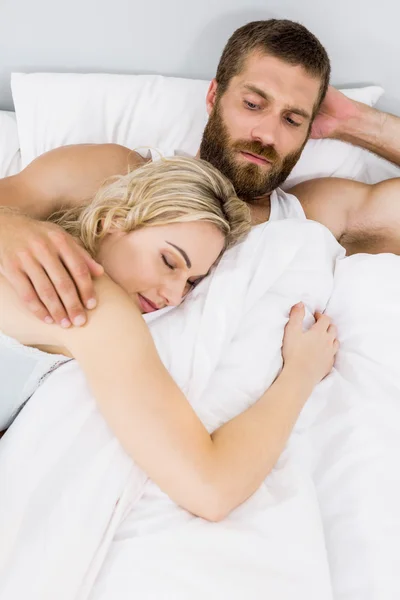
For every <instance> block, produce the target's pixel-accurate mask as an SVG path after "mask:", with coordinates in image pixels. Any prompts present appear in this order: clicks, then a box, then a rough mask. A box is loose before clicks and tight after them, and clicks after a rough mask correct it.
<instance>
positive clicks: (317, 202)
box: [289, 177, 370, 239]
mask: <svg viewBox="0 0 400 600" xmlns="http://www.w3.org/2000/svg"><path fill="white" fill-rule="evenodd" d="M369 188H370V186H368V185H366V184H364V183H360V182H358V181H353V180H351V179H341V178H336V177H323V178H320V179H310V180H309V181H304V182H303V183H300V184H298V185H296V186H294V187H293V188H291V189H290V190H289V193H290V194H293V195H294V196H296V198H298V200H299V201H300V203H301V205H302V207H303V209H304V212H305V214H306V217H307V218H308V219H311V220H313V221H318V222H319V223H322V224H323V225H325V226H326V227H328V229H330V230H331V231H332V233H333V234H334V235H335V237H336V238H337V239H340V238H341V237H342V236H343V235H344V233H345V232H346V231H347V229H348V226H349V222H350V221H351V218H352V215H353V214H354V213H355V212H357V211H358V210H359V208H360V205H361V204H362V203H363V201H364V199H365V196H366V194H367V193H368V190H369Z"/></svg>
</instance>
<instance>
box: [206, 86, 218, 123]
mask: <svg viewBox="0 0 400 600" xmlns="http://www.w3.org/2000/svg"><path fill="white" fill-rule="evenodd" d="M217 87H218V83H217V80H216V79H215V78H214V79H213V80H212V81H211V83H210V87H209V88H208V92H207V96H206V107H207V112H208V114H209V115H211V113H212V111H213V108H214V105H215V100H216V98H217Z"/></svg>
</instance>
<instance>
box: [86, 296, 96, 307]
mask: <svg viewBox="0 0 400 600" xmlns="http://www.w3.org/2000/svg"><path fill="white" fill-rule="evenodd" d="M96 304H97V302H96V299H95V298H90V299H89V300H88V301H87V303H86V308H87V309H89V310H92V308H95V306H96Z"/></svg>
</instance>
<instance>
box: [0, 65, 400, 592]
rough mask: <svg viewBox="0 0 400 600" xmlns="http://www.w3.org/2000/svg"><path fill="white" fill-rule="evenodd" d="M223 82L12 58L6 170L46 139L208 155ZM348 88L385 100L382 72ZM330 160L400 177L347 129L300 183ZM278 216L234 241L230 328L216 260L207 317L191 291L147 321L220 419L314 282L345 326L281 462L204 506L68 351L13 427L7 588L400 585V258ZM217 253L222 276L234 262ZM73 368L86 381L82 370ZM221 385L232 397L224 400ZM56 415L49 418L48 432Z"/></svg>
mask: <svg viewBox="0 0 400 600" xmlns="http://www.w3.org/2000/svg"><path fill="white" fill-rule="evenodd" d="M208 83H209V82H208V81H206V80H189V79H183V78H168V77H161V76H154V75H138V76H134V75H100V74H86V75H84V74H73V73H70V74H52V73H33V74H24V73H15V74H13V77H12V92H13V100H14V106H15V112H2V113H0V127H1V130H2V131H5V132H6V135H5V136H3V137H2V140H1V144H0V169H1V172H0V175H1V176H6V175H11V174H14V173H17V172H18V171H19V170H20V169H21V168H23V167H24V166H25V165H27V164H28V163H29V162H31V161H32V160H33V159H34V158H35V157H37V156H38V155H40V154H41V153H43V152H45V151H47V150H50V149H52V148H55V147H57V146H60V145H64V144H73V143H82V142H92V143H100V142H117V143H121V144H123V145H127V146H129V147H131V148H134V149H138V150H140V151H143V152H145V151H146V149H147V148H148V147H151V148H154V149H158V151H160V152H161V153H165V154H167V155H168V154H170V153H171V151H172V150H173V149H177V148H179V149H180V150H183V151H185V152H187V153H189V154H194V153H195V152H196V150H197V147H198V145H199V140H200V137H201V132H202V129H203V127H204V124H205V120H206V113H205V107H204V97H205V93H206V90H207V87H208ZM346 93H347V94H348V95H349V96H351V97H353V98H356V99H358V100H360V101H362V102H365V103H367V104H370V105H374V104H375V103H376V102H377V101H378V100H379V98H380V96H381V95H382V93H383V90H382V88H379V87H376V86H368V87H363V88H358V89H349V90H346ZM320 176H337V177H348V178H354V179H357V180H360V181H364V182H366V183H374V182H376V181H380V180H383V179H387V178H389V177H396V176H400V170H399V169H397V168H396V167H394V166H393V165H391V164H389V163H387V162H385V161H383V160H380V159H377V158H376V157H373V156H372V155H370V154H369V153H368V152H366V151H364V150H361V149H359V148H355V147H352V146H350V145H346V144H343V143H341V142H337V141H329V140H324V141H311V142H309V143H308V145H307V147H306V149H305V152H304V154H303V156H302V159H301V160H300V162H299V164H298V165H297V166H296V168H295V169H294V171H293V173H292V175H291V176H290V178H289V181H288V182H287V187H290V185H293V184H294V183H298V182H300V181H304V180H307V179H309V178H313V177H320ZM266 227H268V228H269V229H268V235H269V238H268V239H269V240H270V241H269V242H268V243H270V244H271V246H270V247H268V248H266V250H265V257H264V258H260V259H259V261H258V262H257V263H256V262H255V261H254V259H251V256H252V254H251V252H250V250H251V249H252V245H256V244H257V243H259V239H258V238H257V235H258V236H259V235H261V233H260V231H261V230H259V229H258V230H257V232H255V233H253V234H252V237H251V240H250V244H249V245H248V246H240V248H239V249H237V250H235V249H234V252H236V254H234V255H233V256H234V257H235V261H236V263H237V265H238V267H237V270H236V271H235V273H234V277H233V278H232V280H230V281H231V284H230V285H231V286H232V288H231V292H232V296H233V295H234V294H233V290H235V294H236V297H237V300H235V301H233V302H231V306H230V309H229V310H230V311H231V313H230V314H229V323H230V324H232V323H235V327H236V329H235V332H236V334H237V335H236V337H235V338H234V337H232V331H230V333H229V334H228V329H227V327H226V322H227V318H226V319H225V320H222V324H221V325H219V326H218V327H219V329H218V330H216V327H215V323H216V320H215V312H210V311H209V308H207V306H209V303H208V305H207V303H204V306H203V304H202V298H207V297H210V295H212V297H214V298H218V297H221V295H222V294H223V293H225V294H228V292H229V290H227V289H226V287H225V291H224V292H222V291H221V289H220V287H219V286H220V284H219V283H218V282H219V279H218V277H213V278H210V281H206V282H204V284H203V285H202V286H199V288H198V289H196V291H195V297H196V298H197V299H198V302H197V303H195V306H197V309H196V310H197V311H198V313H197V317H198V319H197V320H196V314H192V313H190V315H189V313H187V311H188V310H189V308H188V307H189V304H186V303H185V305H183V306H182V309H180V312H178V316H177V317H176V318H175V317H174V319H172V318H170V317H168V315H167V316H166V317H165V318H164V317H163V318H161V319H160V320H159V321H158V322H157V320H156V321H154V323H151V324H150V326H151V327H152V331H153V333H154V336H155V339H156V341H157V343H158V346H159V349H160V352H161V354H162V357H163V360H164V361H165V363H166V364H167V365H168V367H169V368H170V370H171V372H173V374H174V376H175V377H176V379H177V381H178V382H179V383H180V385H181V386H182V387H183V388H184V389H185V392H186V393H187V394H188V397H189V399H190V401H191V402H192V403H193V405H194V407H195V409H196V410H197V411H198V414H199V416H200V417H201V418H202V419H203V421H204V422H205V424H206V426H207V427H208V429H209V430H210V431H212V430H213V429H215V428H216V427H217V426H218V425H219V424H220V423H222V422H224V420H227V419H229V418H231V417H232V416H233V415H234V414H237V413H238V412H240V411H241V410H243V409H244V407H245V406H247V405H248V403H251V402H252V401H254V400H255V399H256V397H257V394H259V393H260V390H261V389H263V386H265V384H266V382H268V381H269V382H271V381H273V379H274V377H275V376H276V373H277V372H278V370H279V368H280V342H281V338H282V330H283V326H284V323H285V318H286V317H287V308H288V306H290V304H291V303H292V302H293V300H294V299H295V298H296V297H297V296H298V295H299V294H302V295H303V297H304V298H305V301H306V305H307V309H308V318H310V315H311V313H312V311H313V310H314V309H315V308H317V307H319V308H326V310H327V311H328V312H329V314H330V315H331V316H332V317H333V318H334V320H335V322H336V323H337V325H338V328H339V335H340V338H341V349H340V352H339V355H338V360H337V364H336V368H335V370H334V373H333V374H332V376H331V377H330V378H328V379H327V380H325V381H324V382H322V383H321V384H320V386H318V387H317V389H316V391H315V392H314V394H313V396H312V398H311V399H310V401H309V402H308V403H307V405H306V407H305V410H304V411H303V413H302V415H301V417H300V419H299V422H298V424H297V426H296V428H295V430H294V432H293V434H292V436H291V439H290V442H289V444H288V446H287V448H286V450H285V452H284V454H283V455H282V457H281V459H280V461H279V462H278V464H277V466H276V468H275V469H274V471H273V473H272V474H271V475H270V477H268V478H267V480H266V481H265V483H264V484H263V486H261V488H260V490H258V491H257V492H256V494H254V496H253V497H252V498H250V499H249V500H248V501H247V502H246V503H244V504H243V505H242V506H241V507H239V508H238V509H237V510H235V511H234V512H233V513H232V514H231V515H230V516H229V517H228V518H227V519H226V520H224V521H223V522H221V523H207V522H205V521H203V520H202V519H199V518H195V517H193V515H189V514H188V513H187V512H186V511H183V509H180V508H179V507H176V506H174V505H173V504H172V503H171V501H169V499H168V498H167V497H166V496H165V495H164V494H163V493H162V492H161V490H159V489H158V488H157V486H155V484H154V483H153V482H151V481H149V480H147V478H146V476H145V474H143V473H141V472H139V470H136V471H135V473H132V464H131V461H129V459H128V458H127V457H126V456H125V455H124V453H123V451H122V450H121V448H120V447H119V445H118V444H117V442H116V440H115V439H114V438H113V437H112V435H111V434H110V432H109V430H108V429H107V427H106V426H105V424H104V422H103V420H102V419H101V417H100V416H99V414H98V413H97V411H96V407H95V405H94V402H93V399H92V398H91V397H90V394H89V393H88V390H87V389H86V387H85V382H84V380H83V378H82V374H81V373H80V372H79V369H78V368H77V366H76V365H75V364H74V363H71V364H70V365H68V366H67V367H65V368H64V370H63V371H60V372H59V373H55V374H54V375H53V376H52V377H51V378H49V380H48V381H47V382H46V383H45V384H44V385H43V386H42V387H41V389H40V390H39V391H38V392H37V393H36V394H35V395H34V397H33V398H32V400H31V402H30V403H29V406H28V407H27V408H26V409H25V410H24V411H23V413H22V414H21V415H20V417H19V418H18V419H17V421H16V422H15V424H14V425H13V427H11V428H10V430H9V431H8V432H7V434H6V435H5V436H4V438H3V439H2V441H1V442H0V532H1V535H0V596H1V597H2V598H5V599H7V600H17V599H19V598H21V597H25V596H28V595H29V597H30V599H31V600H47V599H49V600H50V598H51V599H52V600H53V599H54V598H56V597H57V599H59V600H83V599H89V600H110V599H111V598H112V599H113V600H124V599H125V598H133V597H135V598H140V600H144V599H146V600H156V599H157V600H164V599H165V600H169V599H171V600H172V599H173V600H178V599H182V600H183V599H185V600H187V599H190V600H197V599H199V600H200V598H204V597H207V598H209V599H212V600H214V599H215V600H217V599H218V600H221V599H224V598H229V599H230V600H232V599H234V600H236V599H237V600H242V599H243V600H244V599H247V598H251V599H252V600H257V599H258V598H259V599H260V600H261V598H265V597H270V598H273V599H274V600H294V598H296V600H299V599H302V600H303V599H304V600H314V599H315V600H333V599H334V600H395V599H396V600H397V599H398V598H399V595H400V552H399V551H398V540H399V539H400V509H399V506H400V476H399V469H398V463H399V460H400V375H399V369H398V361H399V358H400V353H399V350H398V339H399V338H400V318H399V317H400V277H399V273H400V258H398V257H396V256H393V255H377V256H368V255H359V256H355V257H351V258H345V257H344V256H343V252H342V251H341V248H340V246H339V245H338V244H337V243H336V242H335V241H334V240H333V238H332V236H330V234H329V232H327V231H325V229H324V228H323V227H322V226H320V225H317V224H312V223H310V222H305V223H303V224H302V225H301V226H299V227H298V228H297V226H293V224H292V223H281V224H278V225H273V224H271V225H267V226H266ZM282 240H290V244H288V243H286V244H284V243H283V242H282ZM316 248H318V249H321V252H319V251H318V252H315V249H316ZM249 249H250V250H249ZM267 250H268V251H269V252H272V251H274V252H275V253H276V255H279V256H281V255H282V259H281V261H277V264H276V265H275V266H274V268H275V271H276V272H274V276H272V274H269V277H265V276H263V277H261V276H260V265H261V266H263V268H264V271H263V273H264V274H265V273H266V272H268V273H269V272H270V268H267V267H268V264H269V263H268V255H270V254H268V252H267ZM289 250H290V252H289ZM249 252H250V254H248V253H249ZM252 260H253V262H252ZM262 261H265V265H264V262H262ZM285 261H286V262H285ZM310 264H312V269H311V268H310V267H309V265H310ZM249 265H251V268H250V267H249ZM219 269H220V273H222V277H223V276H224V274H225V271H224V269H225V270H226V271H229V261H225V262H224V261H222V263H221V265H220V267H219ZM293 273H294V274H295V276H294V275H293ZM317 275H318V276H317ZM251 277H252V279H249V278H251ZM249 281H253V282H256V283H254V284H253V285H249ZM238 290H242V291H241V292H239V291H238ZM241 294H242V296H241ZM277 297H279V298H281V299H282V300H281V301H280V302H279V303H276V298H277ZM239 299H242V300H243V299H244V300H245V301H244V300H243V302H239ZM243 307H247V309H246V311H244V308H243ZM249 307H250V308H251V310H249ZM256 314H257V315H258V316H259V318H264V317H262V315H267V314H268V315H269V316H268V318H267V317H265V323H264V328H265V329H264V330H260V327H257V326H256V322H255V317H254V315H256ZM225 316H226V315H225ZM177 323H178V324H177ZM199 323H201V328H200V327H199ZM218 323H220V321H218ZM224 323H225V325H224ZM177 326H179V327H180V332H181V336H182V337H181V339H182V340H183V341H182V350H181V352H182V356H189V355H190V356H192V355H193V356H195V366H196V369H195V370H194V371H193V370H192V366H193V365H192V364H186V363H185V364H184V366H182V364H181V365H178V364H177V361H176V360H174V357H173V356H172V355H171V352H169V351H168V348H169V346H170V344H169V342H170V341H171V339H172V338H173V334H174V331H175V327H177ZM266 331H268V343H267V342H266V335H265V333H264V332H266ZM250 333H251V335H250ZM216 339H217V340H219V342H218V343H216V341H215V340H216ZM185 344H187V347H185ZM221 348H224V349H225V351H224V354H223V355H222V353H220V354H218V352H217V349H219V350H221ZM252 348H253V349H254V348H260V349H262V351H263V357H264V360H265V362H266V363H268V365H269V366H268V369H266V371H265V372H264V373H263V375H262V378H260V377H259V376H258V375H257V372H258V371H257V368H258V369H259V370H260V369H261V367H260V364H256V365H255V366H254V364H253V363H251V362H249V360H248V358H247V362H246V356H247V357H249V356H251V351H252ZM199 349H201V352H200V350H199ZM266 357H267V358H268V360H266ZM183 362H184V361H183ZM252 365H253V366H252ZM228 366H229V369H228ZM239 367H240V368H239ZM66 369H67V370H69V371H68V376H69V377H72V380H73V383H72V384H71V383H69V387H68V388H67V386H65V385H64V384H63V382H64V381H65V380H64V379H63V378H64V377H66ZM185 369H186V370H185ZM252 369H253V370H252ZM189 371H190V373H191V377H189V376H188V372H189ZM193 373H195V376H193ZM233 374H235V375H233ZM250 374H251V377H250ZM235 377H236V378H237V379H235ZM250 379H251V380H252V382H253V383H252V385H251V386H250V383H249V382H250ZM69 381H71V380H69ZM243 381H244V382H245V383H243ZM200 382H202V384H201V385H200ZM204 382H206V384H207V385H205V383H204ZM240 382H242V383H240ZM247 386H248V387H247ZM61 390H64V392H61ZM71 390H72V391H71ZM217 392H218V394H219V396H218V397H220V398H225V399H226V400H227V399H229V400H230V401H229V402H228V401H226V403H225V404H218V403H217V402H216V398H217ZM228 392H229V393H228ZM235 394H237V395H236V396H235ZM55 396H57V398H55ZM71 406H72V407H74V410H72V409H71ZM46 407H47V408H46ZM50 407H52V408H50ZM52 411H53V412H52ZM50 426H51V428H52V435H51V436H50V435H45V434H46V432H49V428H50ZM22 440H23V443H22ZM105 488H106V491H105V492H104V493H103V491H102V490H105ZM99 495H101V501H99ZM38 525H40V527H38Z"/></svg>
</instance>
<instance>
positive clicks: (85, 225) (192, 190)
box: [49, 156, 251, 256]
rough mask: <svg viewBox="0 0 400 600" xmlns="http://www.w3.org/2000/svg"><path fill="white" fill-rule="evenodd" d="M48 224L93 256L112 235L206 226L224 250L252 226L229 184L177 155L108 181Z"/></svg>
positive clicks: (200, 164) (204, 166)
mask: <svg viewBox="0 0 400 600" xmlns="http://www.w3.org/2000/svg"><path fill="white" fill-rule="evenodd" d="M49 220H50V221H52V222H53V223H57V224H58V225H60V226H61V227H62V228H63V229H64V230H66V231H67V232H68V233H70V234H71V235H73V236H74V237H75V238H78V239H79V240H80V241H81V243H82V244H83V246H84V248H85V249H86V250H87V251H88V252H89V253H90V254H91V255H92V256H96V253H97V251H98V247H99V243H100V242H101V240H102V239H103V238H104V237H105V236H106V235H107V234H108V233H110V232H112V231H116V230H117V231H121V232H125V233H128V232H130V231H134V230H135V229H138V228H142V227H151V226H155V225H169V224H172V223H188V222H192V221H204V222H206V223H211V224H213V225H215V227H217V228H218V229H219V231H220V232H221V233H222V234H223V236H224V238H225V249H226V248H229V247H231V246H232V245H234V244H236V243H237V242H238V241H240V240H241V239H243V238H244V237H245V236H246V234H247V233H248V232H249V230H250V226H251V225H250V211H249V208H248V206H247V205H246V203H245V202H243V201H242V200H240V199H239V198H238V197H237V196H236V193H235V190H234V187H233V185H232V183H231V182H230V181H229V180H228V179H227V178H226V177H225V176H224V175H222V174H221V173H220V172H219V171H218V170H217V169H215V168H214V167H213V166H212V165H211V164H209V163H208V162H206V161H203V160H200V159H195V158H188V157H181V156H180V157H173V158H162V159H161V160H158V161H156V162H148V163H146V164H145V165H143V166H141V167H139V168H138V169H136V170H134V171H131V172H130V173H128V174H127V175H119V176H115V177H112V178H111V179H109V180H107V181H106V182H105V184H104V185H103V186H102V187H101V188H100V189H99V191H98V192H97V193H96V195H95V196H94V198H93V200H92V201H91V202H90V203H89V204H87V205H84V206H80V207H76V208H71V209H66V210H61V211H58V212H56V213H54V214H53V215H51V217H50V218H49Z"/></svg>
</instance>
